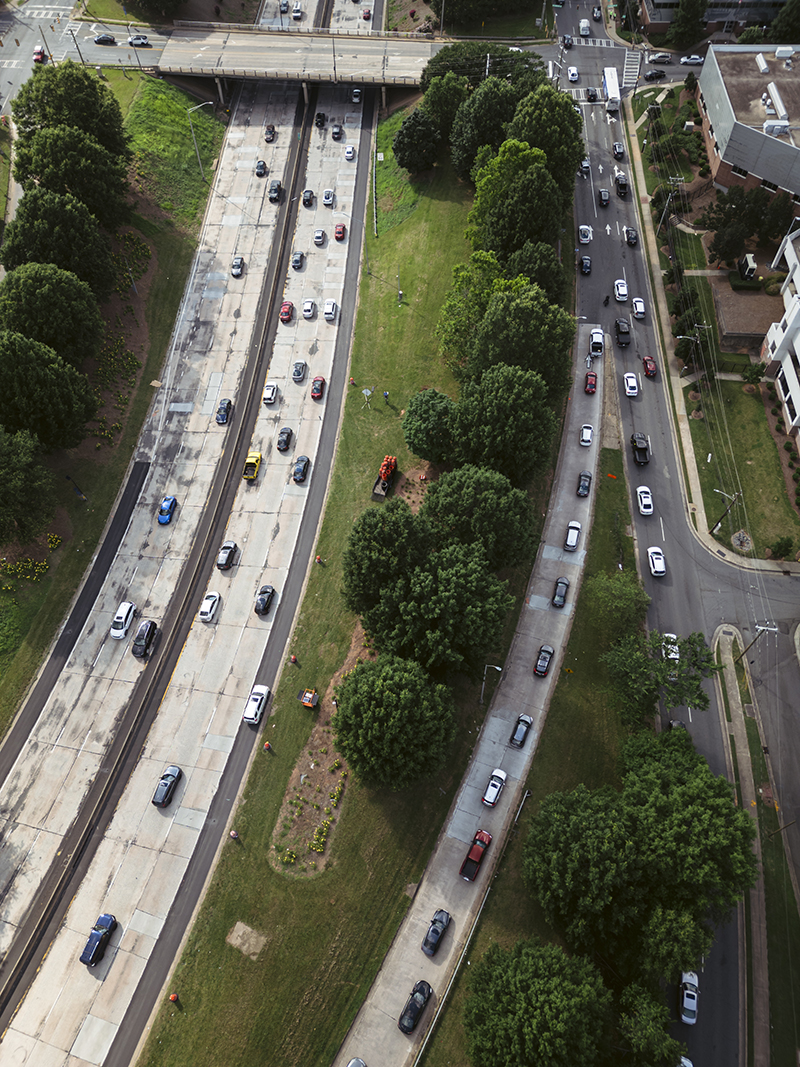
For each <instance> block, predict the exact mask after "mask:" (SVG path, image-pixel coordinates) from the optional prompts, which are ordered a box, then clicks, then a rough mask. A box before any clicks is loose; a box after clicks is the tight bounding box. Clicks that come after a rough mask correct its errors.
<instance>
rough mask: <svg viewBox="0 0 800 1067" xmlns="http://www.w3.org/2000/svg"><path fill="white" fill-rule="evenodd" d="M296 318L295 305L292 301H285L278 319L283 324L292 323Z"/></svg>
mask: <svg viewBox="0 0 800 1067" xmlns="http://www.w3.org/2000/svg"><path fill="white" fill-rule="evenodd" d="M293 317H294V304H293V303H292V302H291V300H284V301H283V303H282V304H281V310H280V313H279V315H278V318H279V319H280V320H281V322H291V321H292V318H293Z"/></svg>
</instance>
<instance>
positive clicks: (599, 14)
mask: <svg viewBox="0 0 800 1067" xmlns="http://www.w3.org/2000/svg"><path fill="white" fill-rule="evenodd" d="M592 18H593V19H594V21H595V22H602V21H603V9H602V8H601V7H593V8H592Z"/></svg>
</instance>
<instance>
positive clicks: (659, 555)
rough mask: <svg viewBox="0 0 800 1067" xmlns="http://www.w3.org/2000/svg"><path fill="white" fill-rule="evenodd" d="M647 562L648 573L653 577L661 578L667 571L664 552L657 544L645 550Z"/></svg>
mask: <svg viewBox="0 0 800 1067" xmlns="http://www.w3.org/2000/svg"><path fill="white" fill-rule="evenodd" d="M647 562H648V563H649V564H650V573H651V574H652V575H653V577H654V578H663V577H664V575H665V574H666V573H667V561H666V560H665V559H664V553H663V552H662V551H661V549H660V548H659V547H658V546H657V545H653V546H652V548H648V550H647Z"/></svg>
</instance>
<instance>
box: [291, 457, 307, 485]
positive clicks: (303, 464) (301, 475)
mask: <svg viewBox="0 0 800 1067" xmlns="http://www.w3.org/2000/svg"><path fill="white" fill-rule="evenodd" d="M310 465H311V460H310V459H309V458H308V456H298V457H297V459H296V460H295V463H294V471H293V472H292V481H294V482H296V483H297V485H301V484H302V483H303V482H304V481H305V480H306V477H307V475H308V468H309V466H310Z"/></svg>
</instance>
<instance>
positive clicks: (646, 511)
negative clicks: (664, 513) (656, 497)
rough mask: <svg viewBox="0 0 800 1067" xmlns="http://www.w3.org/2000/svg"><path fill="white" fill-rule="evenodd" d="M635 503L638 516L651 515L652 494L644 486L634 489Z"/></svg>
mask: <svg viewBox="0 0 800 1067" xmlns="http://www.w3.org/2000/svg"><path fill="white" fill-rule="evenodd" d="M636 503H637V505H638V507H639V514H640V515H652V514H653V494H652V493H651V492H650V489H649V488H648V487H647V486H646V485H640V486H638V487H637V489H636Z"/></svg>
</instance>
